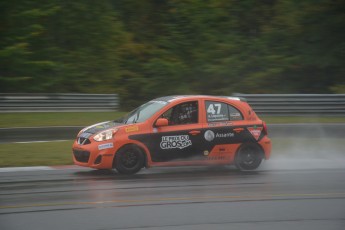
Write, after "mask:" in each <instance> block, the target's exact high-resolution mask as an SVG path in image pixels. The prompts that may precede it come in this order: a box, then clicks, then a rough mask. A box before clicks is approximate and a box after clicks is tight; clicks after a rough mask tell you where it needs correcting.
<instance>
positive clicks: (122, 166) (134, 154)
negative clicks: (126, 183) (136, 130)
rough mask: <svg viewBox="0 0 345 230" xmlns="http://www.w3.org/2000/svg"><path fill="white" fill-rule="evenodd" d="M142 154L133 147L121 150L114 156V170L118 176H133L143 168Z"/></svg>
mask: <svg viewBox="0 0 345 230" xmlns="http://www.w3.org/2000/svg"><path fill="white" fill-rule="evenodd" d="M144 162H145V157H144V154H143V152H142V151H141V150H140V149H139V148H138V147H136V146H134V145H127V146H125V147H123V148H121V149H120V150H119V151H118V152H117V153H116V155H115V169H116V170H117V171H118V172H119V173H120V174H135V173H137V172H139V171H140V169H141V168H142V167H143V166H144Z"/></svg>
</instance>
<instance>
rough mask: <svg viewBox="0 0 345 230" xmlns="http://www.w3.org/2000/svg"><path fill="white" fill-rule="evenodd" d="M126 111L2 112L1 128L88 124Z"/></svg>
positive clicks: (112, 118)
mask: <svg viewBox="0 0 345 230" xmlns="http://www.w3.org/2000/svg"><path fill="white" fill-rule="evenodd" d="M125 114H126V113H125V112H85V113H84V112H67V113H63V112H61V113H57V112H55V113H53V112H47V113H0V128H5V127H36V126H87V125H91V124H95V123H98V122H102V121H108V120H114V119H116V118H119V117H121V116H123V115H125Z"/></svg>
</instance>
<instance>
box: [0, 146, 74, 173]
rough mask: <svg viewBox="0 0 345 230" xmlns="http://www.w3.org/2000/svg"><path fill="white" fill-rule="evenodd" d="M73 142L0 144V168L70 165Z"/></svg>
mask: <svg viewBox="0 0 345 230" xmlns="http://www.w3.org/2000/svg"><path fill="white" fill-rule="evenodd" d="M72 144H73V141H59V142H43V143H6V144H0V156H1V158H0V167H14V166H16V167H17V166H48V165H70V164H72V163H73V161H72Z"/></svg>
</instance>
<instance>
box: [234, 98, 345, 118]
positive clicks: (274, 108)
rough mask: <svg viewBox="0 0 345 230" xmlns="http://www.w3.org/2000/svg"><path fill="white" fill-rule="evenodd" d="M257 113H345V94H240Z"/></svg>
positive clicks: (298, 114)
mask: <svg viewBox="0 0 345 230" xmlns="http://www.w3.org/2000/svg"><path fill="white" fill-rule="evenodd" d="M233 96H237V97H244V98H246V99H247V102H248V103H249V104H250V105H251V106H252V108H253V109H254V111H255V112H256V113H257V114H259V115H260V114H261V115H271V116H306V115H317V116H320V115H334V116H335V115H337V116H344V115H345V94H240V93H235V94H233Z"/></svg>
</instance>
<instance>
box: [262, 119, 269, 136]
mask: <svg viewBox="0 0 345 230" xmlns="http://www.w3.org/2000/svg"><path fill="white" fill-rule="evenodd" d="M262 126H263V127H264V130H263V131H264V133H265V134H266V135H268V130H267V125H266V122H264V121H263V122H262Z"/></svg>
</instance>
